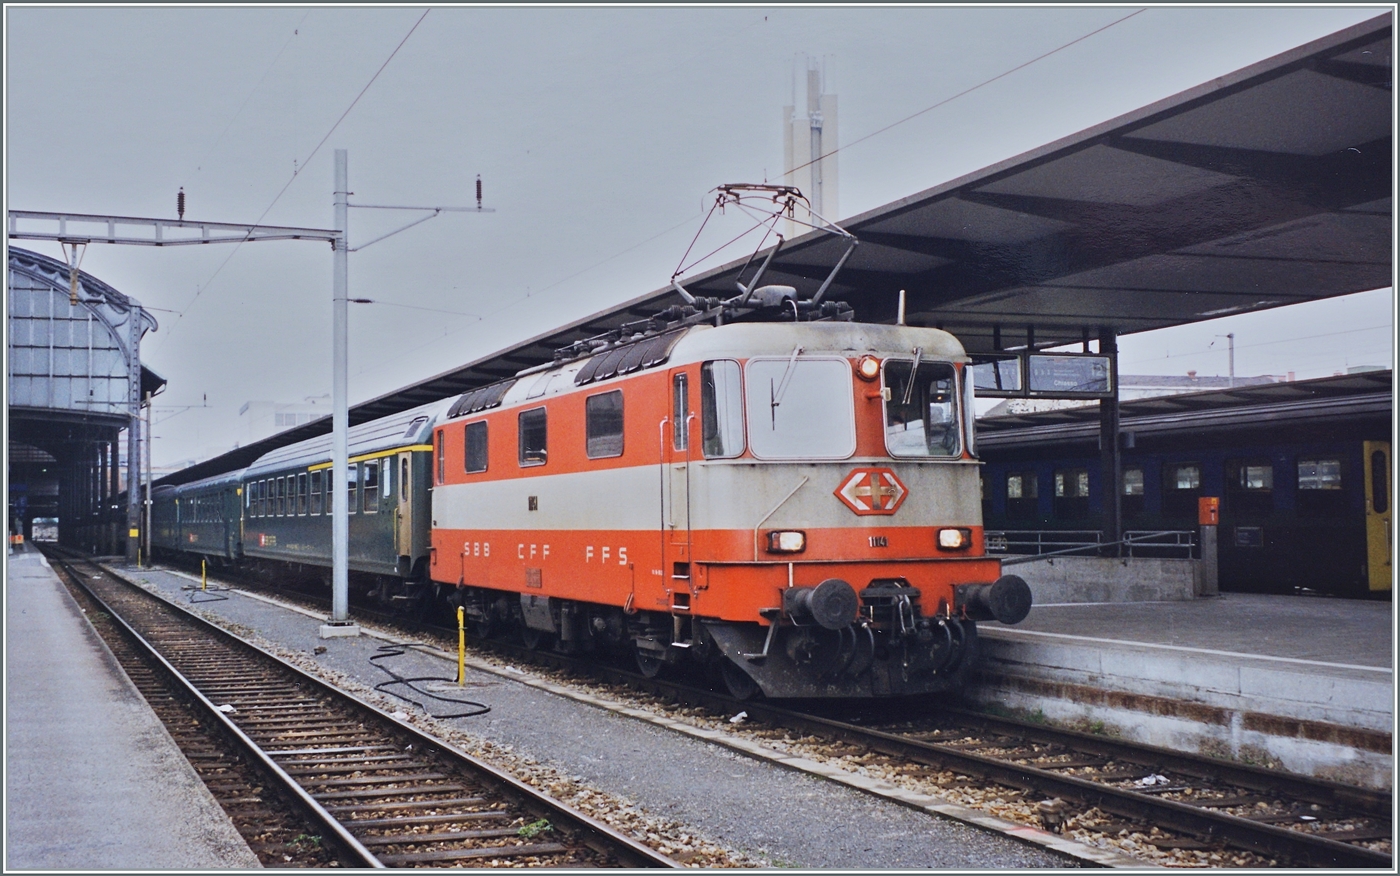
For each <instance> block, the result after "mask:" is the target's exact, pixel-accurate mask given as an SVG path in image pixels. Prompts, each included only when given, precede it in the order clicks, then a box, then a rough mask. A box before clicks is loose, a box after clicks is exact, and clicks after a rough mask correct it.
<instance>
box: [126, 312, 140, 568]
mask: <svg viewBox="0 0 1400 876" xmlns="http://www.w3.org/2000/svg"><path fill="white" fill-rule="evenodd" d="M141 322H142V320H141V308H139V307H137V306H136V304H135V302H133V303H132V304H131V308H130V310H128V311H127V317H126V324H127V328H128V341H127V346H126V356H127V363H126V365H127V412H128V415H129V420H128V421H127V422H128V425H127V432H126V561H127V562H128V563H134V562H136V558H137V554H138V552H139V551H140V550H141V503H140V499H141Z"/></svg>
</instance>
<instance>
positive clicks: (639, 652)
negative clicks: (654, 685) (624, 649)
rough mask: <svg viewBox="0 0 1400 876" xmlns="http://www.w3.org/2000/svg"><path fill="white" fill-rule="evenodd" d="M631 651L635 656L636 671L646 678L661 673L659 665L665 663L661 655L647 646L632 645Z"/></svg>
mask: <svg viewBox="0 0 1400 876" xmlns="http://www.w3.org/2000/svg"><path fill="white" fill-rule="evenodd" d="M632 652H633V653H634V654H636V656H637V671H638V672H640V673H641V674H642V675H644V676H646V677H647V678H655V677H656V676H658V675H660V674H661V667H662V666H665V665H666V661H665V660H662V659H661V655H660V654H658V653H656V652H655V651H652V650H650V649H647V648H638V647H635V646H634V647H633V648H632Z"/></svg>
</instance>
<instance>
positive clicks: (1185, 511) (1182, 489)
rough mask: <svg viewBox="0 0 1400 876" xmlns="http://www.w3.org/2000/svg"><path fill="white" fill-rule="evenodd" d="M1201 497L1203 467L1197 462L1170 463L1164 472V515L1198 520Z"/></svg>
mask: <svg viewBox="0 0 1400 876" xmlns="http://www.w3.org/2000/svg"><path fill="white" fill-rule="evenodd" d="M1200 497H1201V466H1200V463H1196V462H1173V463H1168V464H1167V466H1166V467H1165V468H1164V469H1163V470H1162V515H1163V516H1165V517H1189V518H1191V519H1192V520H1195V519H1196V516H1197V508H1196V504H1197V503H1196V500H1197V499H1199V498H1200Z"/></svg>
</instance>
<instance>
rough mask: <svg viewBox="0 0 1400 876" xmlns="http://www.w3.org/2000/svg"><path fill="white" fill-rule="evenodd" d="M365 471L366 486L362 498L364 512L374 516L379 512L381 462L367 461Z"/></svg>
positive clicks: (375, 460) (361, 494)
mask: <svg viewBox="0 0 1400 876" xmlns="http://www.w3.org/2000/svg"><path fill="white" fill-rule="evenodd" d="M364 469H365V485H364V489H363V490H361V491H360V498H361V499H362V500H363V501H364V512H365V513H366V514H373V513H375V512H376V511H378V510H379V460H377V459H372V460H368V461H366V462H365V464H364Z"/></svg>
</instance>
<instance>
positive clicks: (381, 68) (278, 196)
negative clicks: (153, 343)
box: [165, 8, 432, 341]
mask: <svg viewBox="0 0 1400 876" xmlns="http://www.w3.org/2000/svg"><path fill="white" fill-rule="evenodd" d="M429 12H432V9H431V8H429V9H425V10H423V14H422V15H420V16H418V20H417V21H415V22H414V23H413V27H410V28H409V29H408V33H406V34H404V36H403V39H401V40H399V43H398V45H396V46H394V50H393V51H392V52H390V53H389V57H387V58H385V59H384V63H383V64H380V65H379V69H378V70H376V71H374V75H373V76H371V77H370V78H369V81H368V82H366V83H365V87H364V88H361V89H360V93H359V94H357V95H355V99H354V100H352V101H350V105H349V106H347V107H346V108H345V112H343V113H341V114H340V117H339V118H338V119H336V120H335V124H333V125H331V127H330V130H328V131H326V135H325V136H324V137H322V138H321V141H320V142H319V143H317V144H316V147H315V148H314V149H312V150H311V152H310V154H308V155H307V156H306V160H305V161H302V162H301V164H300V166H299V168H298V169H296V170H293V171H292V175H291V177H290V178H288V180H287V182H286V183H285V184H284V185H283V186H282V188H281V189H280V190H278V192H277V194H276V195H275V196H274V197H273V199H272V203H270V204H268V205H267V209H265V210H263V211H262V214H261V215H260V216H258V219H257V221H256V222H254V223H253V224H254V225H260V224H262V221H263V219H264V218H266V217H267V214H268V213H270V212H272V208H273V207H275V206H277V202H278V201H280V200H281V199H282V196H283V195H284V194H286V193H287V189H289V188H291V185H292V183H294V182H296V179H297V177H298V176H299V175H300V172H301V171H302V170H305V169H306V167H307V165H309V164H310V163H311V159H313V158H315V157H316V153H317V152H320V151H321V147H322V146H324V145H326V141H327V140H329V139H330V138H331V135H332V134H334V133H335V130H336V128H339V127H340V123H341V122H343V121H345V117H346V116H348V115H350V111H351V110H353V109H354V108H355V105H356V104H358V103H359V102H360V98H362V97H364V96H365V93H366V92H368V91H369V89H370V86H372V85H374V82H375V80H376V79H378V78H379V76H380V74H381V73H383V72H384V69H385V68H386V67H388V66H389V62H390V61H393V60H394V56H396V55H397V54H398V53H399V50H400V49H402V48H403V47H404V44H405V43H407V42H408V38H409V37H411V36H413V32H414V31H416V30H417V29H418V25H420V24H422V23H423V19H425V18H427V17H428V13H429ZM251 233H252V232H251V231H249V234H250V235H251ZM247 241H248V238H246V237H245V238H244V239H243V240H240V241H239V242H238V243H236V244H234V246H233V249H232V250H231V251H230V252H229V254H228V255H227V256H225V257H224V260H223V261H222V262H220V263H219V266H218V267H217V268H215V269H214V273H213V274H211V275H210V277H209V279H208V280H205V281H204V283H203V284H201V285H200V287H199V288H198V289H196V290H195V293H194V297H193V298H191V299H190V301H189V303H188V304H186V305H185V306H184V307H183V308H181V310H180V313H179V315H178V316H176V317H175V321H174V322H173V323H171V325H170V328H168V329H167V330H166V332H165V340H167V341H168V340H169V338H170V335H171V334H172V333H173V332H174V331H175V328H176V326H178V325H179V324H180V321H181V320H182V319H184V318H185V314H187V313H188V312H189V310H190V308H191V307H193V306H194V304H195V302H196V301H198V300H199V297H200V296H201V295H203V294H204V290H205V289H208V288H209V286H210V284H212V283H213V282H214V280H215V278H217V277H218V276H219V274H220V273H221V272H222V271H223V269H224V267H225V266H226V265H228V263H229V261H230V260H231V259H232V258H233V257H234V256H235V255H237V254H238V251H239V250H240V249H242V248H243V244H244V243H246V242H247Z"/></svg>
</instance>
